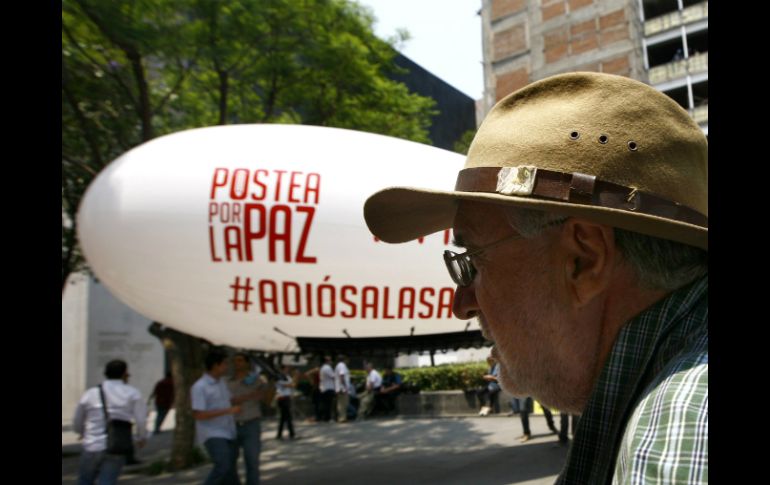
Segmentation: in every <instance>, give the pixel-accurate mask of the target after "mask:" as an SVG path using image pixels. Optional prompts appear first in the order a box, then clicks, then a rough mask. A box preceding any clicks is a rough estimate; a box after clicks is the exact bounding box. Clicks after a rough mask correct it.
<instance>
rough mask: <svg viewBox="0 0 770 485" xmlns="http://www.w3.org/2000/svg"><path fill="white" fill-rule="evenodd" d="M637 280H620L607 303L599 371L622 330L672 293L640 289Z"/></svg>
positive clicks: (613, 288)
mask: <svg viewBox="0 0 770 485" xmlns="http://www.w3.org/2000/svg"><path fill="white" fill-rule="evenodd" d="M634 280H635V278H619V279H618V280H617V281H616V284H615V285H613V286H612V291H610V292H609V293H608V295H607V299H606V301H605V312H604V321H603V329H602V341H601V344H600V347H599V359H598V361H597V362H598V363H599V369H596V371H597V374H596V375H597V376H598V373H599V372H601V369H602V368H603V367H604V363H605V362H606V361H607V358H608V357H609V354H610V352H611V351H612V347H613V346H614V344H615V341H616V340H617V337H618V334H619V333H620V330H621V329H622V328H623V327H624V326H625V325H626V324H628V322H630V321H631V320H633V319H634V318H635V317H636V316H638V315H639V314H641V313H642V312H644V311H645V310H646V309H648V308H650V307H651V306H653V305H654V304H655V303H657V302H659V301H660V300H662V299H664V298H666V297H667V296H668V295H669V294H670V293H671V292H670V291H664V290H650V289H645V288H642V287H640V286H639V285H638V284H636V283H635V282H631V281H634Z"/></svg>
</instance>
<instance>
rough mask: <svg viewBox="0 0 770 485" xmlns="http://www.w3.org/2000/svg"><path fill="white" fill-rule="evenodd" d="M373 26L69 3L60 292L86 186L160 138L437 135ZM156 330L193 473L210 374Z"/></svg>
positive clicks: (351, 9)
mask: <svg viewBox="0 0 770 485" xmlns="http://www.w3.org/2000/svg"><path fill="white" fill-rule="evenodd" d="M372 23H373V17H372V15H371V13H370V12H369V11H368V10H366V9H364V8H362V7H360V6H358V5H357V4H355V3H352V2H348V1H345V0H250V1H237V0H133V1H131V2H110V1H98V0H65V1H64V2H63V4H62V292H63V291H64V285H65V282H66V280H67V277H68V276H69V274H70V273H71V272H72V271H77V270H80V269H83V268H84V267H85V266H84V261H83V259H82V256H81V255H80V252H79V249H78V246H77V240H76V234H77V219H76V214H77V208H78V205H79V203H80V199H81V198H82V196H83V194H84V192H85V190H86V187H87V186H88V184H89V183H90V182H91V181H92V180H93V178H94V177H95V176H96V175H97V174H98V173H99V171H101V170H102V169H103V168H104V166H105V165H106V164H107V163H109V162H110V161H111V160H113V159H115V158H116V157H118V156H119V155H121V154H122V153H124V152H126V151H128V150H130V149H131V148H133V147H134V146H136V145H138V144H140V143H143V142H146V141H148V140H150V139H152V138H154V137H156V136H159V135H162V134H165V133H169V132H173V131H178V130H183V129H187V128H194V127H200V126H207V125H212V124H228V123H304V124H314V125H320V126H334V127H341V128H351V129H357V130H362V131H370V132H374V133H380V134H384V135H391V136H398V137H401V138H406V139H410V140H414V141H419V142H429V141H430V140H429V139H428V127H429V124H430V117H431V115H432V114H433V105H434V102H433V100H431V99H429V98H424V97H421V96H418V95H416V94H413V93H410V92H409V91H408V90H407V88H406V87H405V86H404V85H403V84H401V83H398V82H395V81H392V80H391V79H389V78H388V74H389V73H393V72H396V71H397V69H398V68H397V67H396V66H395V65H394V63H393V58H394V57H395V54H396V53H395V50H394V49H393V47H392V46H391V44H389V43H388V42H385V41H382V40H380V39H378V38H377V37H376V36H375V35H374V33H373V32H372ZM402 37H403V36H402ZM152 333H153V334H154V335H156V336H157V337H158V338H159V339H160V340H161V342H162V344H163V346H164V348H165V349H167V350H168V352H169V356H170V360H171V369H172V374H173V376H174V380H175V382H176V383H177V384H176V386H177V390H178V391H179V392H178V394H177V396H180V397H178V398H177V423H176V431H175V438H174V446H173V451H172V457H171V462H172V463H171V464H172V467H174V468H177V469H178V468H184V467H187V466H189V465H190V464H191V463H192V454H191V449H192V448H191V447H192V436H193V420H192V414H191V411H190V407H189V399H186V398H184V396H185V395H187V394H186V393H187V392H189V386H190V385H192V383H193V382H194V381H195V379H196V378H197V377H198V376H199V375H200V373H201V372H202V365H201V362H202V357H201V356H202V347H201V344H200V342H199V341H198V339H196V338H195V337H193V336H190V335H186V334H183V333H181V332H177V331H174V330H172V329H168V328H161V327H159V326H154V327H153V330H152ZM180 386H181V387H180ZM183 388H184V389H183Z"/></svg>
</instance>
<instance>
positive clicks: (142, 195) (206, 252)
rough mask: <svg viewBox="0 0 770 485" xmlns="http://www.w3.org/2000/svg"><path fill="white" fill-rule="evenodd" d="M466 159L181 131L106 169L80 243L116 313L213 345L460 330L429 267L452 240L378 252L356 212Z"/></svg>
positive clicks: (337, 136)
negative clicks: (383, 193) (372, 199)
mask: <svg viewBox="0 0 770 485" xmlns="http://www.w3.org/2000/svg"><path fill="white" fill-rule="evenodd" d="M463 161H464V157H463V156H461V155H459V154H456V153H453V152H449V151H446V150H442V149H439V148H435V147H431V146H428V145H423V144H419V143H414V142H410V141H405V140H401V139H396V138H392V137H387V136H382V135H374V134H369V133H362V132H357V131H351V130H343V129H336V128H322V127H313V126H300V125H232V126H218V127H210V128H201V129H193V130H189V131H184V132H179V133H175V134H171V135H167V136H163V137H160V138H157V139H155V140H152V141H150V142H147V143H145V144H143V145H140V146H138V147H136V148H134V149H133V150H131V151H129V152H127V153H126V154H124V155H123V156H121V157H120V158H118V159H117V160H115V161H114V162H112V163H111V164H110V165H109V166H107V167H106V168H105V169H104V170H103V171H102V172H101V173H100V174H99V175H98V177H96V179H95V180H94V182H93V183H92V184H91V186H90V187H89V188H88V190H87V192H86V194H85V196H84V198H83V201H82V203H81V206H80V209H79V212H78V235H79V238H80V243H81V246H82V249H83V251H84V253H85V256H86V259H87V261H88V263H89V265H90V266H91V268H92V270H93V272H94V274H95V275H96V276H97V277H98V278H99V280H100V281H101V282H102V283H103V284H104V285H105V286H107V288H109V289H110V291H111V292H112V293H113V294H114V295H115V296H117V297H118V298H119V299H120V300H122V301H123V302H124V303H126V304H127V305H128V306H130V307H132V308H133V309H135V310H136V311H137V312H139V313H141V314H143V315H144V316H146V317H147V318H150V319H152V320H154V321H157V322H159V323H161V324H163V325H166V326H169V327H172V328H175V329H177V330H180V331H182V332H185V333H188V334H191V335H195V336H198V337H201V338H205V339H207V340H209V341H211V342H212V343H215V344H226V345H230V346H234V347H240V348H251V349H260V350H264V351H278V352H292V351H296V350H298V349H297V343H296V340H295V338H296V337H342V338H345V337H346V336H349V337H354V338H355V337H390V336H406V335H416V336H419V335H427V334H440V333H448V332H462V331H464V330H467V329H468V325H467V322H465V321H461V320H458V319H456V318H455V317H454V316H453V315H452V298H453V292H454V287H453V284H452V281H451V279H450V278H449V275H448V274H447V272H446V269H445V267H444V264H443V261H442V257H441V256H442V252H443V250H444V249H446V248H447V246H449V245H451V240H450V239H451V237H450V231H449V230H447V231H443V232H439V233H435V234H433V235H430V236H427V237H425V238H423V239H420V240H415V241H412V242H409V243H406V244H400V245H391V244H386V243H383V242H379V241H377V240H376V239H375V238H374V237H373V236H372V235H371V233H370V232H369V230H368V229H367V227H366V223H365V222H364V218H363V205H364V201H365V199H366V198H367V197H368V196H369V195H371V194H372V193H374V192H376V191H377V190H379V189H381V188H383V187H386V186H391V185H415V186H421V187H428V188H436V189H445V188H447V187H452V186H453V185H454V182H455V177H456V173H457V172H458V170H459V169H460V168H461V167H462V165H463ZM473 329H474V330H475V329H478V326H477V324H476V323H474V324H473Z"/></svg>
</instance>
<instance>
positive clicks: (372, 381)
mask: <svg viewBox="0 0 770 485" xmlns="http://www.w3.org/2000/svg"><path fill="white" fill-rule="evenodd" d="M381 387H382V376H381V375H380V373H379V372H377V369H375V368H374V366H373V365H372V363H371V362H367V363H366V394H364V396H363V397H362V398H361V408H362V412H361V414H362V415H363V417H368V416H369V415H370V414H371V413H372V408H373V407H374V395H375V394H377V393H378V392H380V388H381Z"/></svg>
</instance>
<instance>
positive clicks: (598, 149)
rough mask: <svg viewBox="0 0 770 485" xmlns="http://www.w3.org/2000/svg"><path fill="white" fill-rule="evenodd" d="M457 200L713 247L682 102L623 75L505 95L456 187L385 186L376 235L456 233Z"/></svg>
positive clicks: (701, 154) (393, 238)
mask: <svg viewBox="0 0 770 485" xmlns="http://www.w3.org/2000/svg"><path fill="white" fill-rule="evenodd" d="M460 200H475V201H482V202H490V203H494V204H505V205H510V206H516V207H522V208H527V209H537V210H545V211H550V212H554V213H558V214H562V215H567V216H575V217H582V218H585V219H589V220H593V221H596V222H599V223H602V224H607V225H610V226H613V227H618V228H621V229H626V230H629V231H634V232H639V233H642V234H647V235H650V236H655V237H659V238H663V239H669V240H672V241H678V242H681V243H684V244H688V245H691V246H697V247H699V248H702V249H705V250H708V142H707V140H706V137H705V135H704V134H703V132H702V131H701V129H700V128H699V127H698V125H697V124H696V123H695V122H694V121H693V119H692V118H691V117H690V116H689V115H688V114H687V112H686V111H685V110H684V109H682V108H681V107H680V106H679V105H678V104H677V103H676V102H675V101H673V100H672V99H671V98H669V97H668V96H666V95H665V94H663V93H661V92H659V91H657V90H655V89H653V88H652V87H650V86H648V85H646V84H644V83H641V82H638V81H635V80H633V79H629V78H625V77H622V76H614V75H610V74H600V73H591V72H577V73H569V74H561V75H558V76H552V77H549V78H546V79H543V80H541V81H537V82H534V83H532V84H529V85H528V86H526V87H524V88H522V89H520V90H519V91H516V92H515V93H513V94H511V95H509V96H507V97H505V98H503V99H502V100H501V101H500V102H499V103H497V105H495V107H494V108H493V109H492V110H491V111H490V112H489V114H488V115H487V117H486V118H485V119H484V122H483V123H482V124H481V127H480V128H479V130H478V133H477V134H476V137H475V138H474V139H473V143H471V146H470V149H469V151H468V158H467V160H466V162H465V167H464V169H463V170H461V171H460V172H459V174H458V177H457V184H456V185H455V189H454V190H447V191H438V190H425V189H419V188H412V187H391V188H387V189H384V190H381V191H379V192H377V193H375V194H374V195H372V196H371V197H369V199H368V200H367V201H366V203H365V204H364V217H365V219H366V223H367V225H368V226H369V229H370V230H371V231H372V233H373V234H374V235H375V236H377V237H378V238H380V239H381V240H383V241H386V242H391V243H399V242H406V241H410V240H412V239H415V238H418V237H421V236H425V235H427V234H431V233H434V232H437V231H441V230H444V229H447V228H449V227H452V223H453V220H454V217H455V213H456V211H457V204H458V202H459V201H460Z"/></svg>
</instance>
